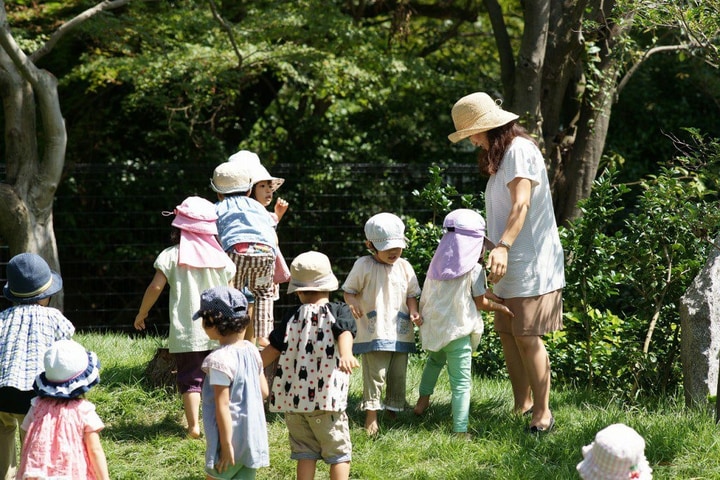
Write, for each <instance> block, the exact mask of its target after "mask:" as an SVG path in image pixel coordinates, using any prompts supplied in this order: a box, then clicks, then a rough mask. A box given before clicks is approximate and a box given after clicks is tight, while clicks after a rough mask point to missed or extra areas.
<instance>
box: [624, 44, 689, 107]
mask: <svg viewBox="0 0 720 480" xmlns="http://www.w3.org/2000/svg"><path fill="white" fill-rule="evenodd" d="M693 46H694V45H692V44H682V45H662V46H659V47H653V48H651V49H650V50H648V51H646V52H645V53H644V54H643V56H642V58H641V59H640V60H638V61H637V62H636V63H635V64H634V65H633V66H632V67H630V69H629V70H628V71H627V73H625V75H624V76H623V78H622V80H620V83H618V86H617V90H616V91H615V99H616V100H617V98H618V97H619V96H620V92H621V91H622V89H623V88H625V85H627V83H628V82H629V81H630V77H632V76H633V74H634V73H635V72H636V71H637V70H638V69H639V68H640V67H641V66H642V64H643V63H645V62H646V61H647V59H648V58H650V56H651V55H654V54H656V53H661V52H677V51H679V50H690V49H691V48H692V47H693Z"/></svg>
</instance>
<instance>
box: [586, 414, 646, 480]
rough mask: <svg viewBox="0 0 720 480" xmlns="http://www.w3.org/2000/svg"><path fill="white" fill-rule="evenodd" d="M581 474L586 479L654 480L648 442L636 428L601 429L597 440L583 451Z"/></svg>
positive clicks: (613, 426)
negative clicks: (648, 458)
mask: <svg viewBox="0 0 720 480" xmlns="http://www.w3.org/2000/svg"><path fill="white" fill-rule="evenodd" d="M582 454H583V460H582V461H581V462H580V463H578V464H577V471H578V473H579V474H580V478H582V479H583V480H627V479H629V478H632V479H638V480H650V479H651V478H652V469H651V468H650V465H649V464H648V461H647V459H646V458H645V440H644V439H643V438H642V436H640V434H638V433H637V432H636V431H635V430H634V429H633V428H631V427H628V426H627V425H625V424H622V423H616V424H613V425H610V426H608V427H606V428H604V429H602V430H600V431H599V432H598V433H597V434H596V435H595V441H594V442H592V443H591V444H590V445H585V446H584V447H583V448H582Z"/></svg>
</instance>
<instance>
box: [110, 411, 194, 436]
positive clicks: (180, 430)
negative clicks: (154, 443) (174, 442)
mask: <svg viewBox="0 0 720 480" xmlns="http://www.w3.org/2000/svg"><path fill="white" fill-rule="evenodd" d="M185 433H186V432H185V428H184V427H183V426H182V425H180V424H179V423H178V421H177V418H175V417H173V416H171V415H167V416H166V417H165V418H163V419H162V420H161V421H160V422H156V423H152V424H146V423H137V422H127V423H125V422H120V423H113V424H111V425H108V426H107V427H106V428H105V430H103V435H107V436H108V437H110V438H112V439H113V440H116V441H134V442H146V441H149V440H152V439H154V438H158V437H177V438H185V436H186V435H185Z"/></svg>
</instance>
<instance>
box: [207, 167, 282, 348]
mask: <svg viewBox="0 0 720 480" xmlns="http://www.w3.org/2000/svg"><path fill="white" fill-rule="evenodd" d="M251 175H252V170H251V166H250V165H248V164H247V163H246V162H242V161H227V162H225V163H222V164H220V165H218V166H217V167H216V168H215V171H214V172H213V178H212V180H211V182H210V187H211V188H212V189H213V190H214V191H215V192H216V193H217V196H218V202H217V203H216V204H215V210H216V212H217V215H218V220H217V226H218V234H219V236H220V243H221V244H222V248H223V250H225V252H227V254H228V255H230V258H231V260H232V261H233V263H234V264H235V266H236V267H237V273H236V274H235V278H234V279H233V286H234V287H235V288H237V289H238V290H242V289H243V287H244V286H245V283H246V282H247V286H248V288H249V289H250V292H251V293H252V294H253V296H254V297H255V308H254V309H253V322H252V325H250V326H249V327H248V329H252V334H251V335H250V338H251V339H252V341H255V338H257V343H258V345H259V346H261V347H264V346H265V345H267V336H268V335H269V333H270V330H272V327H273V303H274V300H273V299H274V297H275V283H274V282H273V273H274V270H275V268H274V267H275V256H276V250H277V234H276V233H275V224H274V222H273V220H272V219H271V218H270V216H269V215H268V212H267V210H265V207H263V206H262V205H261V204H260V203H259V202H257V201H255V200H253V199H252V198H250V197H249V194H250V190H251V189H252V176H251Z"/></svg>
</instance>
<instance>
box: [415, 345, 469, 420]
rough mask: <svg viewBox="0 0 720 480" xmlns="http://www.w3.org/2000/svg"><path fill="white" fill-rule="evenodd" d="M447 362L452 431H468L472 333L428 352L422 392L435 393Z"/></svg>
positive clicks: (425, 393)
mask: <svg viewBox="0 0 720 480" xmlns="http://www.w3.org/2000/svg"><path fill="white" fill-rule="evenodd" d="M446 363H447V371H448V376H449V377H450V391H451V392H452V400H451V401H450V407H451V408H452V416H453V432H462V433H464V432H467V427H468V415H469V413H470V389H471V385H472V381H471V378H470V369H471V363H472V346H471V345H470V336H469V335H468V336H466V337H461V338H458V339H456V340H453V341H452V342H450V343H448V344H447V345H445V346H444V347H443V348H442V349H441V350H440V351H439V352H428V359H427V361H426V362H425V368H424V369H423V373H422V379H421V380H420V396H423V395H432V393H433V391H434V390H435V384H437V380H438V377H439V376H440V372H441V371H442V369H443V367H444V366H445V364H446Z"/></svg>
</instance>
